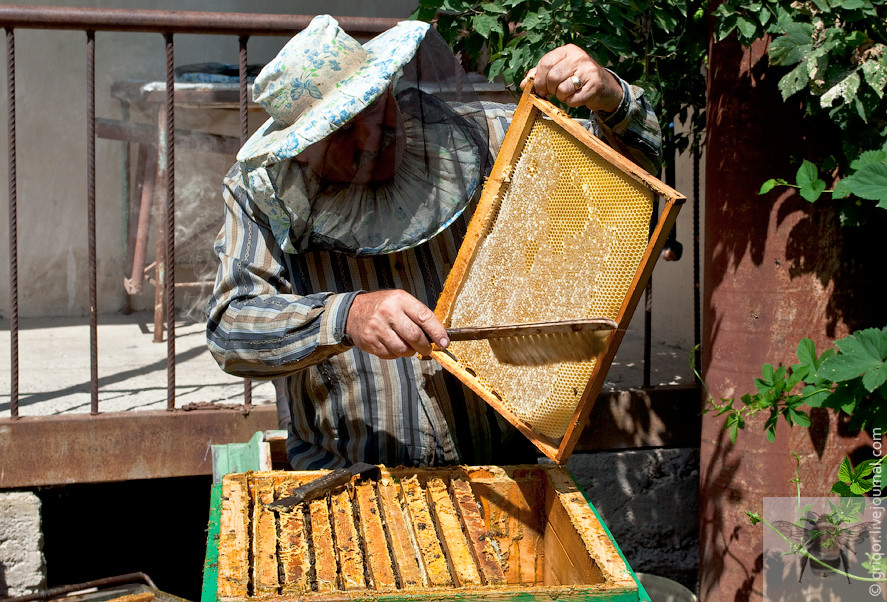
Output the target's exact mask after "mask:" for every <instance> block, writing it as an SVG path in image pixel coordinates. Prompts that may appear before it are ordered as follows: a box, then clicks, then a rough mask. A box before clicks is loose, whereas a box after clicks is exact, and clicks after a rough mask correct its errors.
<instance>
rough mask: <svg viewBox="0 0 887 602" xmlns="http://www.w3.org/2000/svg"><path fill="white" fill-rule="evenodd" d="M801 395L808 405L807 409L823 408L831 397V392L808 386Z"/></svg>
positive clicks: (822, 388)
mask: <svg viewBox="0 0 887 602" xmlns="http://www.w3.org/2000/svg"><path fill="white" fill-rule="evenodd" d="M801 395H802V396H803V397H804V403H805V404H806V405H807V407H810V408H821V407H822V404H823V403H824V402H825V401H826V400H827V399H828V398H829V396H830V395H831V392H830V391H829V390H828V389H826V388H824V387H817V386H815V385H807V386H806V387H804V390H803V391H801Z"/></svg>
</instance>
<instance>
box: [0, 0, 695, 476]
mask: <svg viewBox="0 0 887 602" xmlns="http://www.w3.org/2000/svg"><path fill="white" fill-rule="evenodd" d="M312 18H313V17H312V16H309V15H281V14H247V13H218V12H185V11H182V12H171V11H157V10H117V9H90V8H58V7H29V6H0V25H2V27H3V28H4V29H5V31H6V48H7V81H8V84H7V103H8V104H7V107H8V122H7V123H8V161H9V164H8V169H9V171H8V179H9V182H8V184H9V282H10V290H9V327H10V344H11V349H10V353H11V363H10V370H11V374H10V392H9V393H10V417H9V418H7V417H6V416H0V423H3V422H5V423H6V424H5V425H4V424H0V429H3V428H6V426H9V425H12V426H13V428H11V429H8V428H7V429H6V430H0V435H2V436H0V458H3V463H4V469H5V470H0V489H3V488H4V487H21V486H33V485H42V484H61V483H71V482H95V481H107V480H117V479H121V478H154V477H168V476H183V475H190V474H205V473H208V472H211V461H209V460H208V459H207V454H206V448H207V444H208V443H207V442H212V443H220V442H234V441H245V440H247V439H249V437H250V436H251V435H252V433H254V432H255V430H260V429H267V428H275V427H274V426H268V425H269V424H275V425H276V420H277V419H276V414H275V412H274V411H273V410H274V408H273V407H265V406H263V405H262V404H258V405H256V406H255V407H254V408H252V410H250V407H251V397H250V392H251V386H250V384H249V382H248V381H247V382H246V383H245V387H244V406H242V407H241V411H240V412H236V411H230V412H195V411H190V412H185V411H184V410H188V408H177V407H176V347H175V339H176V331H175V329H176V323H175V316H176V300H175V291H176V288H177V282H176V270H175V265H176V257H175V252H176V249H175V246H174V240H175V234H174V233H175V230H176V224H175V219H176V218H175V213H176V198H175V183H176V173H175V150H176V128H175V116H176V102H177V98H179V96H178V93H177V92H176V86H175V68H174V65H175V57H174V42H175V39H176V36H178V35H181V34H213V35H227V36H235V37H236V40H237V42H236V43H237V45H238V53H239V65H238V74H239V80H238V81H239V86H238V92H237V109H238V111H239V117H240V132H239V143H240V144H243V143H244V142H245V140H246V138H247V136H248V133H249V132H248V120H247V110H248V101H249V98H248V93H247V46H248V42H249V40H250V39H251V38H255V37H257V36H290V35H293V34H294V33H296V32H298V31H300V30H302V29H304V28H305V27H306V26H307V25H308V23H309V22H310V20H311V19H312ZM338 20H339V23H340V25H341V26H342V27H343V28H344V29H345V30H346V31H349V32H350V33H351V34H352V35H355V36H356V37H371V36H373V35H375V34H377V33H380V32H382V31H384V30H386V29H388V28H390V27H391V26H393V25H394V23H396V22H397V19H386V18H362V17H340V18H338ZM19 29H43V30H47V29H49V30H68V31H82V32H83V33H84V42H85V44H84V51H85V59H86V79H87V82H86V84H87V85H86V104H87V112H86V121H87V123H86V133H87V136H86V144H87V148H86V153H85V156H86V165H85V170H86V199H87V213H88V215H87V224H88V225H87V244H88V251H87V254H88V268H87V276H88V279H89V308H88V313H89V333H90V334H89V338H90V415H86V416H84V415H79V416H78V415H65V416H39V417H38V416H25V417H20V416H19V282H18V276H19V266H18V222H17V206H18V198H17V197H18V189H17V173H16V167H17V166H16V160H17V158H18V156H17V148H16V56H15V49H16V48H15V33H16V30H19ZM97 32H133V33H136V32H139V33H145V32H147V33H156V34H159V38H160V39H162V42H163V44H164V49H165V59H166V61H165V67H166V69H165V88H164V92H163V94H162V100H161V107H160V111H159V115H160V118H159V119H158V123H157V128H158V133H159V135H158V137H157V139H158V141H157V146H158V148H157V172H158V176H157V182H158V187H160V188H158V189H162V191H163V193H162V194H159V195H158V199H157V203H158V205H159V206H161V207H162V211H161V212H160V219H158V221H159V222H161V223H160V224H158V226H160V228H159V229H158V232H159V234H158V241H157V242H158V250H157V262H156V267H155V272H154V274H155V279H154V280H155V281H154V285H155V292H156V293H157V294H158V295H161V297H162V299H161V302H163V303H164V304H165V308H164V311H163V316H164V317H165V328H166V332H167V353H166V372H167V383H166V384H167V386H166V389H167V403H166V411H161V412H152V411H140V412H128V413H126V415H125V416H124V415H123V414H115V413H114V412H105V413H101V414H100V413H99V378H98V352H97V338H98V334H97V332H98V314H97V311H96V308H97V305H98V299H97V296H98V293H97V274H96V272H97V265H96V264H97V262H96V232H95V230H96V137H97V125H98V135H102V134H103V132H107V131H108V129H107V128H108V123H107V122H108V121H110V120H103V119H97V118H96V115H95V104H96V102H95V101H96V84H95V80H96V77H95V56H96V47H97V44H98V43H99V42H100V41H101V39H100V38H99V39H97V36H96V33H97ZM160 39H158V43H159V42H160ZM126 117H127V113H126V112H125V111H124V118H126ZM118 125H119V124H118ZM130 125H131V126H133V127H134V126H135V125H138V124H130ZM140 127H141V126H140ZM131 129H132V128H131ZM142 129H144V127H142ZM179 132H180V135H182V133H183V130H180V131H179ZM130 133H132V132H130ZM141 135H144V132H141ZM114 136H115V135H108V136H105V137H107V138H109V139H120V138H115V137H114ZM235 141H236V139H235V138H233V137H232V138H231V139H230V140H227V139H226V140H225V141H223V142H224V143H225V145H226V146H225V148H226V149H228V150H230V143H233V142H235ZM180 142H181V143H182V144H183V145H184V144H186V143H188V144H193V143H194V140H193V138H188V137H187V136H186V137H184V138H183V139H182V140H180ZM211 142H212V144H216V143H218V140H215V141H211ZM186 148H187V147H186ZM694 160H695V161H694V163H695V165H694V191H693V198H692V204H693V212H694V232H693V237H694V241H693V243H694V245H693V246H694V249H693V251H694V252H693V255H694V257H693V261H694V268H695V274H694V284H693V286H694V302H695V315H696V319H695V322H696V324H695V333H694V334H695V338H696V341H697V342H698V340H699V336H700V333H699V270H698V264H699V232H698V228H699V220H698V197H699V189H698V168H697V166H698V154H697V155H696V156H695V157H694ZM127 177H128V176H127ZM123 183H124V186H125V187H126V186H128V182H127V180H126V178H124V182H123ZM145 186H146V187H148V186H153V181H152V182H146V183H145ZM143 194H144V192H143ZM142 259H143V258H142ZM134 263H138V262H137V261H136V262H134ZM178 286H186V284H185V283H178ZM161 293H162V294H161ZM156 304H157V298H156V297H155V305H156ZM651 305H652V296H651V295H650V296H648V302H647V307H646V311H647V312H648V315H647V316H646V322H647V323H649V311H650V309H651ZM158 330H162V325H161V326H160V328H158V325H157V323H156V322H155V340H157V339H156V336H157V334H158ZM645 330H646V331H647V332H645V337H644V348H645V353H644V378H643V380H644V382H643V385H644V386H649V384H650V371H649V363H650V351H649V348H650V344H651V342H650V335H649V325H648V326H647V328H646V329H645ZM639 384H640V383H639ZM673 393H676V392H675V391H671V392H668V391H665V392H664V394H665V396H664V397H662V398H660V399H659V400H656V399H653V397H652V396H651V395H648V394H647V393H645V392H644V391H637V390H633V391H632V392H631V393H630V394H629V393H628V392H626V391H623V392H619V393H618V394H619V395H623V394H624V395H631V396H632V400H633V401H638V402H640V403H642V404H647V408H648V411H650V412H664V413H661V414H660V416H662V417H663V420H665V421H666V422H667V423H668V425H669V426H668V428H667V430H668V432H667V433H666V435H665V436H660V434H659V433H647V432H639V431H641V430H643V428H642V427H638V429H637V431H638V432H632V433H621V434H619V428H616V427H615V426H614V425H616V424H621V423H624V422H625V420H621V422H620V419H619V417H618V416H616V417H615V418H612V419H611V420H609V421H608V420H600V419H598V420H597V422H596V423H595V425H592V426H593V427H594V428H596V429H597V430H596V431H595V434H594V436H595V437H596V440H600V441H602V443H599V445H602V446H604V447H607V446H611V447H624V446H625V445H672V444H675V443H674V442H675V441H679V440H680V441H688V440H689V441H690V442H691V443H690V444H692V440H693V438H694V437H698V429H696V431H694V432H690V431H692V430H693V429H692V428H689V427H688V423H687V421H686V419H685V415H686V412H685V411H684V410H683V409H681V408H680V407H679V405H678V404H677V403H675V401H674V397H675V396H674V395H673ZM677 393H680V392H679V391H677ZM604 405H606V404H604ZM620 407H622V406H620ZM632 407H634V408H635V409H637V408H638V407H640V406H639V405H637V404H634V405H633V406H632ZM214 408H215V406H214ZM244 408H245V411H244ZM195 409H204V408H202V407H201V408H195ZM228 409H230V408H228ZM172 410H176V411H172ZM606 411H610V410H606ZM613 411H614V412H626V411H628V410H626V409H625V408H624V407H623V408H622V409H616V410H613ZM250 412H252V413H251V414H250ZM186 413H190V419H189V420H187V421H184V420H181V415H183V414H186ZM220 414H224V415H223V416H219V415H220ZM599 418H600V417H599ZM623 418H624V416H623ZM185 422H187V424H184V423H185ZM685 423H686V424H685ZM675 425H677V426H675ZM15 427H17V428H15ZM684 427H687V428H684ZM594 428H593V429H592V430H594ZM682 428H683V430H681V429H682ZM133 431H135V432H138V433H139V434H140V437H133V436H131V435H129V434H128V433H129V432H133ZM684 431H686V432H684ZM614 433H616V434H617V435H619V436H615V435H614ZM620 436H621V437H622V438H621V439H620V438H619V437H620ZM608 437H609V438H608ZM37 441H39V442H41V443H40V444H34V443H33V442H37ZM144 441H150V442H151V444H150V445H148V446H146V445H144ZM129 456H131V457H129Z"/></svg>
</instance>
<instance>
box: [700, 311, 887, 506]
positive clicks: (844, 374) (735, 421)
mask: <svg viewBox="0 0 887 602" xmlns="http://www.w3.org/2000/svg"><path fill="white" fill-rule="evenodd" d="M835 346H836V347H837V349H826V350H825V351H823V352H822V354H820V355H817V353H816V346H815V345H814V343H813V341H811V340H810V339H807V338H805V339H802V340H801V342H800V343H799V344H798V348H797V357H798V363H797V364H792V365H791V366H780V367H779V368H774V367H773V366H772V365H770V364H764V366H763V368H762V371H761V372H762V373H761V378H756V379H755V388H756V389H757V393H755V394H750V393H747V394H745V395H743V396H742V397H741V398H740V401H741V402H742V405H741V406H739V405H738V404H737V403H736V400H735V399H731V398H722V399H721V400H720V403H718V402H716V401H714V400H713V399H711V398H710V399H709V404H710V407H709V408H707V409H706V410H705V411H707V412H712V411H713V412H715V415H717V416H724V417H725V419H724V428H725V429H727V430H729V433H730V441H731V442H733V443H735V442H736V437H737V434H738V432H739V429H743V428H745V425H746V421H747V420H748V418H750V417H751V416H753V415H755V414H757V413H758V412H769V416H768V418H767V420H766V422H765V423H764V430H765V432H766V435H767V439H768V440H770V441H771V442H772V441H773V440H774V438H775V437H776V426H777V424H778V422H779V418H780V416H781V417H782V418H783V419H784V420H785V421H786V422H787V423H788V424H789V425H790V426H791V425H795V424H797V425H799V426H810V417H809V415H808V414H807V412H806V411H805V410H804V407H805V406H806V407H807V408H829V409H831V410H834V411H835V412H844V413H846V414H848V415H850V421H849V425H848V426H849V428H850V429H852V430H861V429H873V428H874V427H875V426H877V425H884V424H887V327H885V328H882V329H877V328H869V329H866V330H860V331H857V332H855V333H854V334H852V335H850V336H847V337H845V338H843V339H840V340H838V341H835ZM876 465H877V462H876V461H874V460H866V461H864V462H862V463H860V464H859V466H857V467H855V468H854V467H853V466H852V465H851V464H850V461H849V460H847V459H846V458H845V460H844V461H843V462H842V463H841V467H840V471H839V479H840V480H839V481H838V482H837V483H835V485H834V486H833V487H832V492H833V493H836V494H838V495H841V496H852V495H862V494H864V493H867V492H869V491H871V490H872V476H873V471H874V469H875V466H876Z"/></svg>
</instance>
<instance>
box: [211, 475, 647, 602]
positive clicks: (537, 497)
mask: <svg viewBox="0 0 887 602" xmlns="http://www.w3.org/2000/svg"><path fill="white" fill-rule="evenodd" d="M324 474H326V471H314V472H292V471H272V472H250V473H239V474H232V475H227V476H226V477H225V478H224V481H223V484H222V485H221V486H218V485H217V486H216V495H217V496H218V498H217V501H216V502H215V503H214V504H213V509H212V513H211V520H210V531H209V551H208V556H207V572H206V575H207V577H205V583H204V597H203V601H204V602H210V601H212V600H218V601H219V602H235V601H236V602H248V601H260V600H261V601H265V600H269V601H271V600H295V599H299V600H324V601H329V600H356V599H389V600H403V599H411V600H431V599H437V600H440V599H484V600H486V599H490V600H512V599H524V600H529V599H545V600H553V599H558V600H613V601H615V600H619V601H627V600H633V601H634V600H649V598H648V597H647V596H646V594H645V593H644V591H643V588H641V587H640V586H639V585H638V583H637V581H636V579H635V577H634V575H633V574H632V572H631V569H630V568H629V566H628V565H627V564H626V562H625V560H624V558H623V557H622V555H621V553H620V552H619V550H618V548H617V547H616V545H615V543H614V542H613V540H612V538H611V536H610V534H609V532H608V531H607V529H606V527H605V526H604V525H603V523H602V522H601V521H600V519H599V517H598V516H597V513H596V511H595V510H594V508H593V507H592V506H591V505H590V504H589V503H588V502H587V500H586V499H585V497H584V495H583V493H582V491H581V490H580V489H578V487H577V486H576V484H575V482H574V481H573V479H572V477H571V476H570V474H569V473H568V472H567V471H566V470H565V469H564V468H562V467H559V466H555V465H524V466H506V467H497V466H482V467H464V466H462V467H457V468H440V469H407V468H398V469H386V468H384V467H383V468H382V472H381V477H380V478H379V479H378V480H376V481H361V482H358V481H352V483H350V484H349V485H347V486H346V487H344V488H341V489H339V490H336V491H334V492H331V493H330V494H329V495H327V496H326V497H325V498H321V499H317V500H314V501H311V502H309V503H304V504H299V505H296V506H295V507H293V509H292V510H290V511H281V512H274V511H271V510H269V509H267V508H266V507H265V504H267V503H269V502H271V501H273V500H275V499H279V498H281V497H285V496H286V495H288V494H289V493H290V492H291V490H292V489H293V488H294V487H296V486H298V485H300V484H303V483H305V482H308V481H310V480H313V479H315V478H319V477H320V476H323V475H324Z"/></svg>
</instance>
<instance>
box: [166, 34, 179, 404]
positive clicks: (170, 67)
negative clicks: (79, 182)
mask: <svg viewBox="0 0 887 602" xmlns="http://www.w3.org/2000/svg"><path fill="white" fill-rule="evenodd" d="M164 38H165V39H166V409H167V410H174V409H176V152H175V151H176V122H175V55H174V52H173V50H174V49H173V34H172V33H165V34H164Z"/></svg>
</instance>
